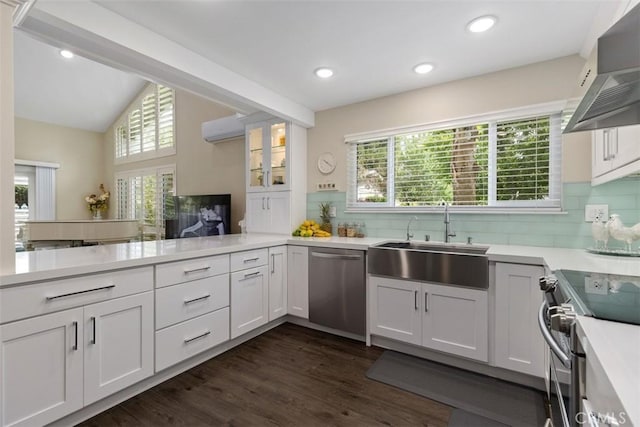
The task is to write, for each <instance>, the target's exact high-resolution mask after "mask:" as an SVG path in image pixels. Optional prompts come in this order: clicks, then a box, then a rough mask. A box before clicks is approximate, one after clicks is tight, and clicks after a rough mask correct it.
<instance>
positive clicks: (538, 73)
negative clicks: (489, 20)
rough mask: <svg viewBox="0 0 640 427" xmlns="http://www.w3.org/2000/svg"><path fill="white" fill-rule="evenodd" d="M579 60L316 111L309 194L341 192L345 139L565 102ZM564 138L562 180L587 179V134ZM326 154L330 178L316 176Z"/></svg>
mask: <svg viewBox="0 0 640 427" xmlns="http://www.w3.org/2000/svg"><path fill="white" fill-rule="evenodd" d="M584 62H585V61H584V59H582V58H581V57H579V56H578V55H572V56H568V57H564V58H559V59H555V60H552V61H545V62H539V63H536V64H531V65H527V66H524V67H518V68H513V69H509V70H503V71H498V72H495V73H490V74H485V75H482V76H478V77H473V78H469V79H464V80H458V81H453V82H449V83H444V84H441V85H437V86H432V87H427V88H423V89H418V90H413V91H410V92H404V93H399V94H396V95H391V96H387V97H384V98H378V99H373V100H370V101H365V102H361V103H357V104H351V105H347V106H344V107H338V108H333V109H330V110H325V111H320V112H318V113H316V126H315V127H314V128H312V129H310V130H309V146H308V157H307V167H308V182H307V188H308V192H314V191H315V189H316V185H317V183H318V182H335V183H336V184H337V186H338V190H340V191H346V164H345V163H346V162H345V159H346V154H347V150H346V145H345V144H344V138H343V137H344V135H347V134H352V133H358V132H367V131H374V130H378V129H386V128H395V127H403V126H410V125H416V124H423V123H432V122H438V121H444V120H449V119H455V118H460V117H467V116H473V115H478V114H485V113H488V112H492V111H500V110H506V109H511V108H517V107H522V106H527V105H534V104H542V103H545V102H551V101H558V100H565V99H568V98H569V97H570V96H571V94H572V93H573V92H574V88H575V87H576V85H577V79H578V74H579V73H580V70H581V69H582V66H583V65H584ZM565 140H566V143H564V144H563V145H564V147H563V148H564V154H565V156H564V161H563V174H564V175H565V181H567V180H568V181H588V180H589V179H590V171H591V170H590V163H589V162H590V150H591V145H590V143H589V142H588V141H589V140H590V136H589V133H588V132H587V133H581V134H575V135H571V136H570V137H567V138H565ZM325 151H329V152H332V153H334V155H335V156H336V158H337V159H338V165H337V167H336V170H335V171H334V173H332V174H331V175H329V176H323V175H322V174H320V172H318V169H317V167H316V161H317V158H318V155H319V154H321V153H323V152H325Z"/></svg>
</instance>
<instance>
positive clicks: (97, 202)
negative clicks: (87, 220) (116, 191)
mask: <svg viewBox="0 0 640 427" xmlns="http://www.w3.org/2000/svg"><path fill="white" fill-rule="evenodd" d="M100 191H101V194H100V195H99V196H97V195H95V194H91V195H89V196H87V197H85V198H84V200H85V202H87V207H88V208H89V211H91V212H92V213H93V214H94V215H95V214H97V213H99V212H101V211H106V210H107V209H108V208H109V196H111V193H110V192H108V191H107V190H105V189H104V185H103V184H100Z"/></svg>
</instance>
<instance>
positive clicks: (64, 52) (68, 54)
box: [60, 49, 73, 59]
mask: <svg viewBox="0 0 640 427" xmlns="http://www.w3.org/2000/svg"><path fill="white" fill-rule="evenodd" d="M60 55H62V57H63V58H67V59H71V58H73V52H71V51H70V50H67V49H62V50H61V51H60Z"/></svg>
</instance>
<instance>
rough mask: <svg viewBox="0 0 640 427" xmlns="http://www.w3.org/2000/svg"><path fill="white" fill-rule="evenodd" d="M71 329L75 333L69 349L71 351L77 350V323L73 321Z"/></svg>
mask: <svg viewBox="0 0 640 427" xmlns="http://www.w3.org/2000/svg"><path fill="white" fill-rule="evenodd" d="M73 329H74V331H75V332H74V333H75V337H74V341H73V347H71V349H72V350H78V322H76V321H74V322H73Z"/></svg>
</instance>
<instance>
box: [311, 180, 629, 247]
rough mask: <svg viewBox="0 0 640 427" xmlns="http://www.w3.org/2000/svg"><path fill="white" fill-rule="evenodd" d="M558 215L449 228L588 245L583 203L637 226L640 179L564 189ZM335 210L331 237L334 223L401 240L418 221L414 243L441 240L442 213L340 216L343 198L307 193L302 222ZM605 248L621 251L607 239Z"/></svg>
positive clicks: (539, 242)
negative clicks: (329, 206) (325, 208)
mask: <svg viewBox="0 0 640 427" xmlns="http://www.w3.org/2000/svg"><path fill="white" fill-rule="evenodd" d="M562 199H563V200H562V211H563V212H562V213H558V214H537V215H536V214H457V213H452V214H451V227H452V229H453V231H454V232H455V233H456V234H457V236H456V237H453V238H452V239H451V240H452V241H454V242H466V241H467V237H469V236H470V237H472V238H473V241H474V242H475V243H494V244H510V245H529V246H551V247H564V248H586V247H590V246H593V239H592V237H591V223H588V222H585V221H584V206H585V205H586V204H607V205H609V214H613V213H617V214H619V215H620V218H621V219H622V221H623V222H624V223H625V225H627V226H631V225H634V224H637V223H639V222H640V177H630V178H624V179H620V180H617V181H614V182H610V183H607V184H602V185H599V186H596V187H592V186H591V183H589V182H584V183H565V184H563V197H562ZM326 201H329V202H331V203H333V205H334V206H336V211H337V216H336V218H334V219H333V221H332V222H333V226H334V234H335V232H336V228H337V224H338V223H339V222H359V223H364V224H365V228H366V231H365V233H366V235H367V236H369V237H381V238H389V239H404V238H405V237H406V230H407V223H408V221H409V219H410V218H411V216H413V215H415V216H417V217H418V220H417V221H414V222H413V224H412V225H411V232H412V234H413V235H414V239H416V240H424V238H425V235H426V234H428V235H430V236H431V239H432V240H435V241H442V240H443V234H444V223H443V214H442V213H419V214H413V213H345V207H346V193H344V192H316V193H308V194H307V217H308V218H313V219H316V220H318V219H319V218H320V209H319V207H318V204H319V203H320V202H326ZM609 246H620V247H622V244H621V243H620V242H617V241H614V240H611V241H610V242H609Z"/></svg>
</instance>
